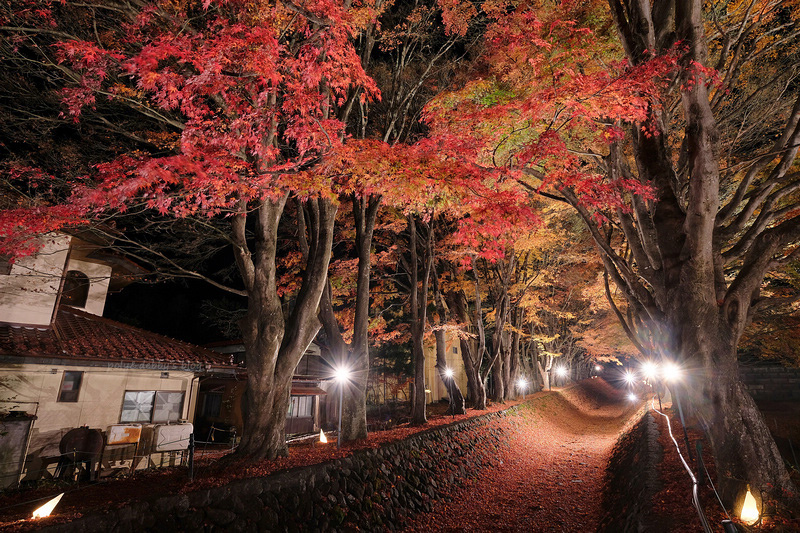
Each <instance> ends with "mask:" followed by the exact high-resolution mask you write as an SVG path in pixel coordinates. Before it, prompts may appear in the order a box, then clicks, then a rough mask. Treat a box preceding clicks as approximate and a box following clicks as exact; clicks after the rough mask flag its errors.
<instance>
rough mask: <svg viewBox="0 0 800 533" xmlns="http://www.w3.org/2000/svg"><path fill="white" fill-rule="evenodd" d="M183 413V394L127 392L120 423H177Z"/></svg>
mask: <svg viewBox="0 0 800 533" xmlns="http://www.w3.org/2000/svg"><path fill="white" fill-rule="evenodd" d="M182 413H183V392H179V391H152V390H148V391H125V398H124V399H123V401H122V414H121V415H120V417H119V421H120V422H177V421H178V420H180V418H181V414H182Z"/></svg>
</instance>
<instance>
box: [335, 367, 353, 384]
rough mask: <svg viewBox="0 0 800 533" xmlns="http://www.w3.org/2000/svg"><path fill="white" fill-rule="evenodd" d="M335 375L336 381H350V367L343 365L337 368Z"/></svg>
mask: <svg viewBox="0 0 800 533" xmlns="http://www.w3.org/2000/svg"><path fill="white" fill-rule="evenodd" d="M334 376H336V381H338V382H339V383H344V382H345V381H349V380H350V369H349V368H345V367H343V366H341V367H339V368H337V369H336V372H334Z"/></svg>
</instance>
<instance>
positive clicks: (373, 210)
mask: <svg viewBox="0 0 800 533" xmlns="http://www.w3.org/2000/svg"><path fill="white" fill-rule="evenodd" d="M379 205H380V197H378V196H374V195H373V196H370V197H369V199H368V200H365V199H361V198H355V197H354V198H353V215H354V220H355V229H356V236H355V246H356V252H357V253H358V274H357V277H356V303H355V308H356V309H355V317H354V320H353V341H352V342H351V343H350V344H349V345H348V344H347V343H346V342H345V341H344V338H343V337H342V333H341V330H340V328H339V323H338V321H337V320H336V315H335V313H334V311H333V302H332V301H331V290H330V283H328V284H327V289H326V290H325V293H324V294H323V297H322V301H321V302H320V311H319V317H320V320H321V321H322V325H323V327H324V328H325V335H326V337H327V338H328V342H329V343H330V347H331V351H332V352H333V353H334V358H335V359H336V364H338V365H341V366H343V367H345V368H348V369H349V370H350V376H351V378H350V382H349V383H348V384H347V386H346V388H345V390H344V397H343V398H344V402H343V404H342V436H341V437H342V442H349V441H353V440H358V439H365V438H367V382H368V380H369V282H370V252H371V248H372V235H373V230H374V228H375V218H376V216H377V213H378V207H379Z"/></svg>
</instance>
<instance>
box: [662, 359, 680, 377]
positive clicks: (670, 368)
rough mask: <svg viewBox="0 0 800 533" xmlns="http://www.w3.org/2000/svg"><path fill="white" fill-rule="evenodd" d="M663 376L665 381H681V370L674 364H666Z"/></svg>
mask: <svg viewBox="0 0 800 533" xmlns="http://www.w3.org/2000/svg"><path fill="white" fill-rule="evenodd" d="M663 375H664V379H665V380H666V381H677V380H679V379H681V369H680V367H678V365H676V364H675V363H667V364H665V365H664V371H663Z"/></svg>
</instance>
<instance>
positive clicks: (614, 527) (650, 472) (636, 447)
mask: <svg viewBox="0 0 800 533" xmlns="http://www.w3.org/2000/svg"><path fill="white" fill-rule="evenodd" d="M662 455H663V451H662V449H661V445H659V443H658V426H657V425H656V421H655V419H654V418H653V415H651V414H650V413H647V412H645V413H643V416H642V418H641V419H640V420H639V422H637V423H636V424H635V425H634V426H633V428H632V429H631V430H630V431H628V432H627V433H625V434H624V435H622V436H621V437H620V438H619V440H618V441H617V444H616V445H615V446H614V451H613V452H612V454H611V458H610V459H609V462H608V466H607V469H606V479H605V484H604V485H605V491H604V493H603V509H604V511H605V515H604V516H603V517H602V519H601V521H600V526H599V527H598V529H597V531H598V532H600V533H638V532H639V531H651V530H652V529H653V526H654V524H652V523H651V520H652V519H651V518H650V516H651V514H652V513H651V512H650V508H651V507H652V504H653V501H652V500H653V496H654V495H655V494H656V492H658V471H657V465H658V464H659V463H660V462H661V457H662Z"/></svg>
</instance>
